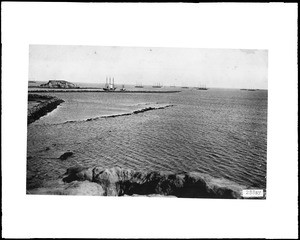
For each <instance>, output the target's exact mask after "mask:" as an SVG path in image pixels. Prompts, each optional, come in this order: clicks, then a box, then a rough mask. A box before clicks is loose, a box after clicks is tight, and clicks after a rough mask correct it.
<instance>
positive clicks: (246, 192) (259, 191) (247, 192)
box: [242, 189, 264, 198]
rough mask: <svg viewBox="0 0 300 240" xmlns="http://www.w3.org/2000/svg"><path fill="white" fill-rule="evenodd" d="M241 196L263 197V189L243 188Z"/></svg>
mask: <svg viewBox="0 0 300 240" xmlns="http://www.w3.org/2000/svg"><path fill="white" fill-rule="evenodd" d="M242 196H243V197H245V198H253V197H263V196H264V190H262V189H247V190H243V192H242Z"/></svg>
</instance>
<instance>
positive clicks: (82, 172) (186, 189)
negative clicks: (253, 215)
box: [63, 167, 246, 199]
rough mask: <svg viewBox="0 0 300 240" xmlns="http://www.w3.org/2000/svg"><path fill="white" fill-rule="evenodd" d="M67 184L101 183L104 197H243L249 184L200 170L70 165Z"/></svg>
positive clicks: (66, 175) (66, 178) (65, 178)
mask: <svg viewBox="0 0 300 240" xmlns="http://www.w3.org/2000/svg"><path fill="white" fill-rule="evenodd" d="M63 181H64V182H65V183H66V184H71V183H73V182H75V181H77V182H78V181H79V182H82V181H85V182H91V183H97V184H98V185H99V186H101V188H99V189H100V190H101V191H100V192H99V193H98V194H95V195H104V196H128V195H129V196H136V195H147V196H157V195H162V196H176V197H182V198H228V199H230V198H242V196H241V191H242V190H243V189H246V187H245V186H241V185H238V184H235V183H233V182H231V181H228V180H225V179H216V178H212V177H210V176H208V175H205V174H201V173H198V172H190V173H185V172H183V173H172V172H157V171H148V172H147V171H134V170H132V169H122V168H119V167H115V168H110V169H104V168H101V167H94V168H83V167H74V168H69V169H68V170H67V172H66V174H65V177H64V178H63Z"/></svg>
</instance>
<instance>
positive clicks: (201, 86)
mask: <svg viewBox="0 0 300 240" xmlns="http://www.w3.org/2000/svg"><path fill="white" fill-rule="evenodd" d="M196 89H197V90H207V89H208V88H207V87H206V85H205V84H203V85H201V84H200V86H199V87H197V88H196Z"/></svg>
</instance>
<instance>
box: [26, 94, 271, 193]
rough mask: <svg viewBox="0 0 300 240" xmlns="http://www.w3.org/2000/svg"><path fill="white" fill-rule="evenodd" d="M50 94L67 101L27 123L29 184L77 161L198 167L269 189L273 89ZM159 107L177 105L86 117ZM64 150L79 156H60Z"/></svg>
mask: <svg viewBox="0 0 300 240" xmlns="http://www.w3.org/2000/svg"><path fill="white" fill-rule="evenodd" d="M49 95H52V96H57V97H59V98H61V99H63V100H65V102H64V103H62V104H61V105H60V106H59V107H58V108H57V109H55V110H54V111H53V112H51V113H49V114H48V115H46V116H44V117H42V118H41V119H39V120H38V121H36V122H34V123H33V124H30V125H29V126H28V154H27V187H28V188H32V187H36V186H39V185H40V184H43V183H44V182H46V181H48V180H51V179H57V178H60V177H61V175H62V174H63V173H64V172H65V171H66V169H67V168H68V167H71V166H76V165H80V166H87V167H92V166H95V165H100V166H103V167H114V166H120V167H128V168H133V169H137V170H158V171H161V170H170V171H175V172H178V171H187V172H190V171H198V172H202V173H206V174H209V175H211V176H213V177H218V178H226V179H229V180H232V181H234V182H236V183H239V184H243V185H246V186H249V187H257V188H265V187H266V159H267V156H266V155H267V97H268V92H267V91H264V90H260V91H241V90H224V89H209V90H208V91H198V90H184V91H182V92H180V93H155V94H154V93H147V94H144V93H121V94H120V93H103V92H98V93H97V92H94V93H92V92H91V93H80V92H78V93H76V92H73V93H49ZM156 104H162V105H163V104H173V105H174V106H173V107H168V108H165V109H158V110H152V111H147V112H143V113H139V114H133V115H127V116H120V117H115V118H99V119H97V120H92V121H84V120H86V119H88V118H95V117H99V116H107V115H111V114H122V113H129V112H132V111H135V110H137V109H142V108H145V107H147V106H152V105H156ZM68 121H72V122H68ZM66 151H72V152H73V153H74V155H73V157H71V158H69V159H67V160H65V161H62V160H60V159H58V157H59V156H60V155H61V154H63V153H64V152H66Z"/></svg>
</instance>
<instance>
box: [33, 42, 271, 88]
mask: <svg viewBox="0 0 300 240" xmlns="http://www.w3.org/2000/svg"><path fill="white" fill-rule="evenodd" d="M106 77H111V78H112V77H114V80H115V84H142V85H156V84H158V83H160V84H162V85H164V86H171V85H176V86H181V87H182V86H188V87H198V86H201V85H206V87H211V88H214V87H216V88H255V89H256V88H257V89H267V88H268V81H267V79H268V51H267V50H255V49H251V50H250V49H248V50H247V49H242V50H239V49H200V48H199V49H198V48H157V47H155V48H152V47H100V46H66V45H64V46H62V45H30V46H29V80H34V81H48V80H50V79H52V80H55V79H57V80H58V79H63V80H66V81H69V82H73V83H105V81H106V80H105V79H106Z"/></svg>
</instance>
